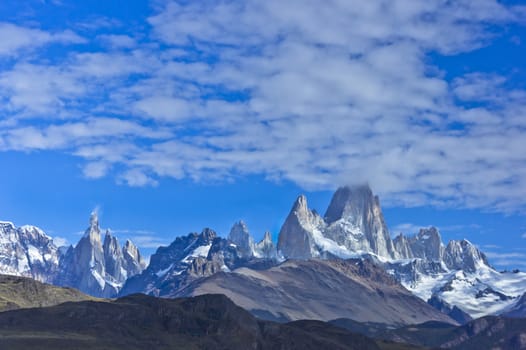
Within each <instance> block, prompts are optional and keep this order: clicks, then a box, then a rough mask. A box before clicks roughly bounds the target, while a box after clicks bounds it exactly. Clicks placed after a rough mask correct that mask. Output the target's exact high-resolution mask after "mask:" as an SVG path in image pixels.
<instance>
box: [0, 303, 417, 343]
mask: <svg viewBox="0 0 526 350" xmlns="http://www.w3.org/2000/svg"><path fill="white" fill-rule="evenodd" d="M0 338H1V339H2V346H4V347H5V348H9V349H15V350H16V349H30V348H39V349H44V350H45V349H59V348H60V349H127V350H133V349H160V350H162V349H188V350H191V349H233V350H235V349H243V350H245V349H255V350H266V349H269V350H270V349H282V350H287V349H304V350H309V349H313V350H314V349H336V350H338V349H360V350H368V349H371V350H378V349H410V347H404V346H403V345H400V344H391V343H384V342H380V346H379V345H377V344H376V342H375V341H373V340H371V339H369V338H367V337H365V336H363V335H359V334H355V333H352V332H349V331H347V330H344V329H342V328H339V327H335V326H332V325H330V324H328V323H324V322H319V321H301V322H294V323H290V324H279V323H274V322H269V321H260V320H258V319H256V318H255V317H254V316H252V315H251V314H250V313H248V312H246V311H245V310H243V309H241V308H240V307H238V306H236V305H235V304H234V303H232V302H231V301H230V300H229V299H228V298H226V297H225V296H222V295H205V296H200V297H195V298H182V299H174V300H169V299H159V298H154V297H149V296H145V295H139V294H136V295H131V296H128V297H125V298H121V299H117V300H116V301H113V302H92V301H88V302H77V303H65V304H61V305H57V306H54V307H49V308H39V309H24V310H14V311H7V312H4V313H0ZM393 346H396V347H393Z"/></svg>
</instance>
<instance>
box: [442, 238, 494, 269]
mask: <svg viewBox="0 0 526 350" xmlns="http://www.w3.org/2000/svg"><path fill="white" fill-rule="evenodd" d="M444 263H445V264H446V266H447V267H448V268H449V269H452V270H464V271H466V272H475V271H476V270H477V269H478V268H479V267H482V266H487V267H490V265H489V263H488V259H487V258H486V255H484V253H482V252H481V251H480V250H478V248H477V247H475V245H473V244H472V243H471V242H470V241H468V240H466V239H463V240H461V241H450V242H449V243H448V245H447V247H446V249H445V251H444Z"/></svg>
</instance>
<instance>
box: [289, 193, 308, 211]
mask: <svg viewBox="0 0 526 350" xmlns="http://www.w3.org/2000/svg"><path fill="white" fill-rule="evenodd" d="M308 208H309V207H308V204H307V197H306V196H305V195H304V194H301V195H299V196H298V198H296V201H295V202H294V205H293V206H292V210H293V211H307V210H308Z"/></svg>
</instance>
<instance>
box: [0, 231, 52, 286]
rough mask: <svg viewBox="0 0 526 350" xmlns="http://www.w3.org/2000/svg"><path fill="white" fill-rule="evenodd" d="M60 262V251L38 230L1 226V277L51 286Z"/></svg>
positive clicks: (49, 238)
mask: <svg viewBox="0 0 526 350" xmlns="http://www.w3.org/2000/svg"><path fill="white" fill-rule="evenodd" d="M58 260H59V252H58V248H57V247H56V246H55V244H54V243H53V240H52V239H51V237H49V236H48V235H46V234H45V233H44V231H42V230H41V229H39V228H38V227H35V226H29V225H26V226H22V227H18V228H17V227H16V226H15V225H14V224H13V223H11V222H0V273H2V274H8V275H16V276H25V277H31V278H33V279H36V280H38V281H41V282H50V281H51V280H52V279H53V278H54V276H55V274H56V273H57V270H58Z"/></svg>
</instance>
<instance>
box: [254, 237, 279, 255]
mask: <svg viewBox="0 0 526 350" xmlns="http://www.w3.org/2000/svg"><path fill="white" fill-rule="evenodd" d="M255 251H256V256H257V257H259V258H264V259H273V260H275V259H277V258H278V255H277V250H276V246H275V245H274V242H272V235H271V234H270V232H269V231H266V232H265V235H264V236H263V239H262V240H261V241H259V242H258V243H257V244H256V247H255Z"/></svg>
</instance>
